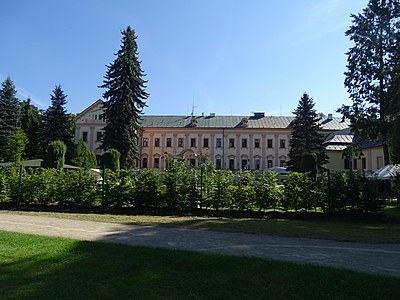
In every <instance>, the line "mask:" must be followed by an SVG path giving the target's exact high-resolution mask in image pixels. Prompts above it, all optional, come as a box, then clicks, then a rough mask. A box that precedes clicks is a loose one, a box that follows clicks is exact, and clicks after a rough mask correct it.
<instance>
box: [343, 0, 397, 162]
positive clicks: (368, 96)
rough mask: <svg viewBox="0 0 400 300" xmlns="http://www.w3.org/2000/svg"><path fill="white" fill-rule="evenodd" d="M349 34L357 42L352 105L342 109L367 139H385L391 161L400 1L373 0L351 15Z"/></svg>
mask: <svg viewBox="0 0 400 300" xmlns="http://www.w3.org/2000/svg"><path fill="white" fill-rule="evenodd" d="M351 17H352V18H353V24H352V25H351V26H350V28H349V29H348V30H347V31H346V35H347V36H348V37H349V38H350V40H351V41H353V42H354V46H353V47H352V48H350V50H349V51H348V52H347V71H346V72H345V76H346V78H345V82H344V84H345V86H346V87H347V91H348V92H349V94H350V99H351V100H352V102H353V103H352V105H343V106H342V107H341V108H340V109H338V112H341V113H343V115H344V116H345V117H347V118H350V120H351V123H352V129H353V132H354V133H355V134H357V135H359V136H360V137H361V138H363V139H368V140H370V141H376V140H378V139H381V140H382V142H383V152H384V162H385V165H387V164H389V149H388V137H389V136H388V133H389V130H388V128H389V127H390V117H389V115H390V112H389V111H388V106H389V103H390V96H389V89H390V87H391V82H392V78H393V68H394V65H395V61H394V60H393V57H394V52H395V49H396V44H397V43H398V38H397V32H398V30H399V29H398V28H399V27H398V26H399V19H400V3H399V1H398V0H370V1H369V2H368V5H367V7H366V8H365V9H364V10H363V12H362V13H360V14H357V15H351Z"/></svg>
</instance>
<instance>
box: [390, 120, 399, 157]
mask: <svg viewBox="0 0 400 300" xmlns="http://www.w3.org/2000/svg"><path fill="white" fill-rule="evenodd" d="M390 150H391V151H390V154H391V155H390V157H391V160H392V163H393V164H400V116H398V117H397V118H396V120H395V121H394V122H393V128H392V134H391V138H390Z"/></svg>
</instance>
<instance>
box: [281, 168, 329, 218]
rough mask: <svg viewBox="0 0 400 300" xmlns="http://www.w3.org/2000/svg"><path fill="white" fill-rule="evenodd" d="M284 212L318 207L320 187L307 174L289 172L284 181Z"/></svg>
mask: <svg viewBox="0 0 400 300" xmlns="http://www.w3.org/2000/svg"><path fill="white" fill-rule="evenodd" d="M283 184H284V198H283V200H282V208H283V209H284V210H292V209H294V210H295V211H299V210H302V209H304V210H307V211H310V210H312V209H315V208H316V207H317V203H318V201H319V199H318V196H319V195H320V194H321V193H320V191H319V185H317V184H315V182H314V181H313V180H312V179H311V178H310V177H309V176H308V175H307V174H305V173H297V172H289V173H288V175H287V177H286V180H285V181H284V183H283Z"/></svg>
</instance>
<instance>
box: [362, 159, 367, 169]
mask: <svg viewBox="0 0 400 300" xmlns="http://www.w3.org/2000/svg"><path fill="white" fill-rule="evenodd" d="M361 164H362V168H363V170H366V169H367V160H366V158H365V157H363V158H362V159H361Z"/></svg>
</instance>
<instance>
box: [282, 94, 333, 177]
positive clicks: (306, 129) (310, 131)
mask: <svg viewBox="0 0 400 300" xmlns="http://www.w3.org/2000/svg"><path fill="white" fill-rule="evenodd" d="M314 105H315V104H314V101H313V99H312V98H310V96H309V95H308V94H307V93H304V94H303V96H302V97H301V98H300V101H299V104H298V105H297V108H296V110H295V111H294V112H293V113H294V114H295V119H294V120H293V122H292V136H291V138H290V142H289V148H290V150H289V162H288V169H289V170H291V171H296V172H300V171H301V159H302V156H303V154H304V153H314V154H315V155H316V156H317V161H316V162H317V168H318V170H321V169H322V166H323V165H324V164H326V163H327V162H328V156H327V155H326V153H325V147H324V146H323V144H322V142H323V136H322V135H321V134H320V133H319V132H320V131H321V127H320V125H319V121H320V120H321V118H319V117H318V114H317V112H316V111H315V109H314Z"/></svg>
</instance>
